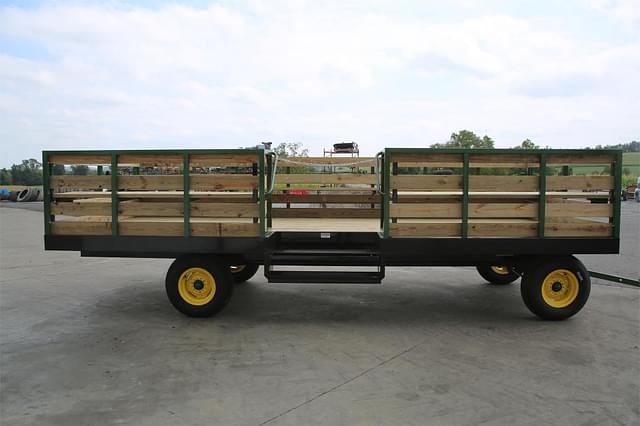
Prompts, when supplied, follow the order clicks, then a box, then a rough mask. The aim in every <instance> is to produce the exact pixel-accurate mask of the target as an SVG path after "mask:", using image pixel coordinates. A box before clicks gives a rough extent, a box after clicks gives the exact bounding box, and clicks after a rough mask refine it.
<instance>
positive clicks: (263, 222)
mask: <svg viewBox="0 0 640 426" xmlns="http://www.w3.org/2000/svg"><path fill="white" fill-rule="evenodd" d="M264 185H265V179H264V151H263V150H260V152H259V154H258V202H259V203H260V206H259V208H258V211H259V214H260V218H259V220H258V223H259V227H260V238H264V237H265V234H266V225H267V222H266V211H265V206H266V204H265V200H264V197H265V194H264V192H265V191H264Z"/></svg>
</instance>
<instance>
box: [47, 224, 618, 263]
mask: <svg viewBox="0 0 640 426" xmlns="http://www.w3.org/2000/svg"><path fill="white" fill-rule="evenodd" d="M619 244H620V241H619V240H618V239H615V238H548V237H547V238H544V239H541V238H468V239H459V238H402V239H400V238H398V239H393V238H391V239H385V238H382V237H381V236H380V234H379V233H376V232H331V233H327V232H274V233H272V234H271V235H269V236H268V237H267V238H265V239H260V238H257V237H255V238H254V237H192V238H189V239H184V238H182V237H155V236H153V237H142V236H119V237H117V238H113V237H111V236H76V235H73V236H71V235H68V236H62V235H58V236H56V235H47V236H45V249H46V250H71V251H79V252H80V253H81V255H82V256H89V257H140V258H177V257H180V256H183V255H187V254H211V255H219V256H226V257H230V258H239V259H243V260H244V261H247V262H252V263H260V264H263V263H264V262H265V259H267V257H268V256H269V254H270V253H273V252H275V251H279V250H298V251H303V250H308V251H321V250H322V251H334V252H335V258H334V259H333V260H334V261H336V262H338V264H345V262H343V261H341V260H340V257H341V256H344V255H346V254H347V253H349V252H357V251H362V250H369V251H371V252H376V253H378V254H379V255H380V258H381V259H382V262H383V264H384V265H386V266H436V265H442V266H444V265H450V266H463V265H477V264H480V263H490V262H494V263H495V262H496V261H500V262H506V263H511V262H510V259H511V260H513V261H514V262H516V259H518V258H520V257H532V256H541V255H545V256H562V255H572V254H596V253H597V254H615V253H618V251H619ZM317 262H324V264H326V263H327V256H326V253H325V254H324V255H323V256H318V259H317ZM319 264H323V263H319ZM332 264H336V263H332Z"/></svg>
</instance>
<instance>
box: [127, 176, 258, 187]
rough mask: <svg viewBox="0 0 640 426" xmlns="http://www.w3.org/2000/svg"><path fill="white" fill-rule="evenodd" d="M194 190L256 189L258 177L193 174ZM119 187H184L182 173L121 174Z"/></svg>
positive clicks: (191, 182) (192, 185)
mask: <svg viewBox="0 0 640 426" xmlns="http://www.w3.org/2000/svg"><path fill="white" fill-rule="evenodd" d="M190 184H191V189H192V190H210V191H219V190H224V189H255V188H257V187H258V177H257V176H252V175H231V174H211V175H200V174H197V175H191V178H190ZM118 188H119V189H128V190H147V191H150V190H158V191H163V190H174V191H175V190H179V189H182V176H180V175H151V176H119V177H118Z"/></svg>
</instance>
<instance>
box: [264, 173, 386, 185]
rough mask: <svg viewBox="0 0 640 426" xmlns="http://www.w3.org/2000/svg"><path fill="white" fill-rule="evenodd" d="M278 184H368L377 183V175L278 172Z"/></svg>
mask: <svg viewBox="0 0 640 426" xmlns="http://www.w3.org/2000/svg"><path fill="white" fill-rule="evenodd" d="M276 183H278V184H287V183H289V184H292V183H293V184H297V185H305V184H321V185H328V184H340V183H345V184H368V185H374V184H375V183H376V176H375V175H372V174H355V173H309V174H278V175H276Z"/></svg>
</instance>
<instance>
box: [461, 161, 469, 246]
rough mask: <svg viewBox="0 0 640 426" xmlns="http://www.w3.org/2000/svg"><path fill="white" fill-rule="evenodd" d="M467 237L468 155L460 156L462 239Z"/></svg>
mask: <svg viewBox="0 0 640 426" xmlns="http://www.w3.org/2000/svg"><path fill="white" fill-rule="evenodd" d="M468 236H469V153H468V152H465V153H464V154H462V238H467V237H468Z"/></svg>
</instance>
